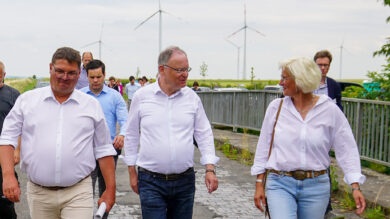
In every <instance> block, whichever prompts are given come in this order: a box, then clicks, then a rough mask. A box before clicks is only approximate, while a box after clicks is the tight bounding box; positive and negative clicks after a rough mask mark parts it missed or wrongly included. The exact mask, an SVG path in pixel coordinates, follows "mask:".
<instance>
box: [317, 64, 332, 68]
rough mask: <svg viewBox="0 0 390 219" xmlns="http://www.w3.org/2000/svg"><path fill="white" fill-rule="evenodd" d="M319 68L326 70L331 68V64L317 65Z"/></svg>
mask: <svg viewBox="0 0 390 219" xmlns="http://www.w3.org/2000/svg"><path fill="white" fill-rule="evenodd" d="M317 65H318V67H320V68H321V67H324V68H329V64H317Z"/></svg>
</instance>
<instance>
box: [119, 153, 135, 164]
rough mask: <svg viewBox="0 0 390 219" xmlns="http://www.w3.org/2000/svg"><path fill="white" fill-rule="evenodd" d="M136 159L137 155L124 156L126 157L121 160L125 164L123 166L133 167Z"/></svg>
mask: <svg viewBox="0 0 390 219" xmlns="http://www.w3.org/2000/svg"><path fill="white" fill-rule="evenodd" d="M137 158H138V154H136V155H126V156H124V157H122V160H123V162H125V164H126V165H127V166H135V164H136V162H137Z"/></svg>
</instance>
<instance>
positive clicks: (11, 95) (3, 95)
mask: <svg viewBox="0 0 390 219" xmlns="http://www.w3.org/2000/svg"><path fill="white" fill-rule="evenodd" d="M4 77H5V66H4V64H3V62H1V61H0V133H1V130H2V129H3V122H4V119H5V117H6V116H7V115H8V113H9V111H10V110H11V109H12V107H13V106H14V104H15V101H16V98H18V96H19V94H20V93H19V91H18V90H16V89H14V88H12V87H10V86H8V85H6V84H4ZM19 149H20V147H18V149H17V150H19ZM17 150H15V154H17V155H18V153H17ZM14 162H15V165H16V164H17V163H19V160H18V159H17V158H16V157H15V158H14ZM15 176H16V177H17V175H16V173H15ZM0 218H9V219H14V218H16V212H15V207H14V203H13V202H11V201H10V200H9V199H7V198H5V196H4V194H3V176H2V170H1V165H0Z"/></svg>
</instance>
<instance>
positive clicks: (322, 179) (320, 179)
mask: <svg viewBox="0 0 390 219" xmlns="http://www.w3.org/2000/svg"><path fill="white" fill-rule="evenodd" d="M316 181H317V182H318V183H329V177H328V174H322V175H320V176H317V177H316Z"/></svg>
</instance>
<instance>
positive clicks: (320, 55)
mask: <svg viewBox="0 0 390 219" xmlns="http://www.w3.org/2000/svg"><path fill="white" fill-rule="evenodd" d="M318 58H328V59H329V64H330V63H331V62H332V54H331V53H330V52H329V51H328V50H321V51H318V52H317V53H316V54H315V55H314V62H315V61H316V60H317V59H318Z"/></svg>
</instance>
